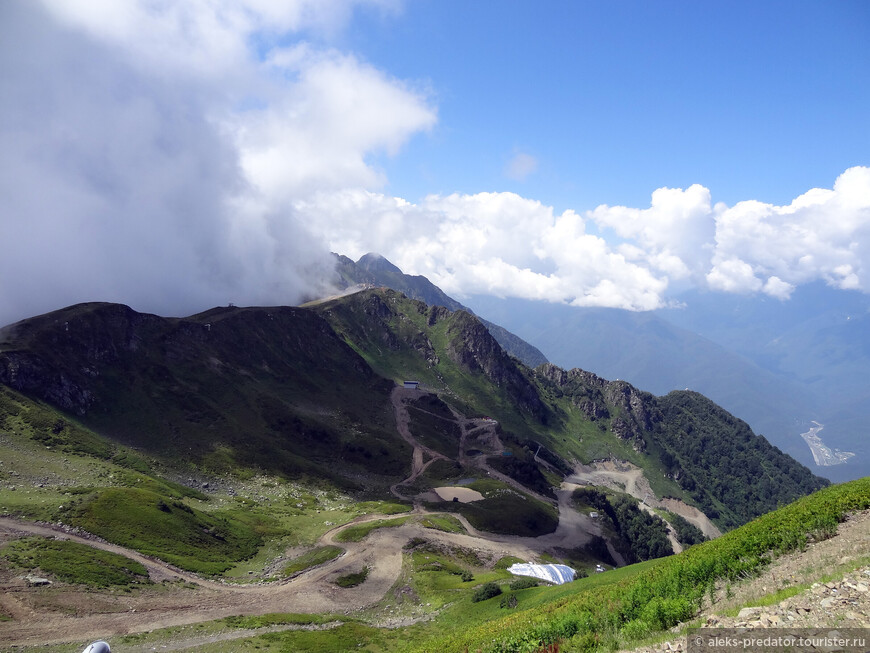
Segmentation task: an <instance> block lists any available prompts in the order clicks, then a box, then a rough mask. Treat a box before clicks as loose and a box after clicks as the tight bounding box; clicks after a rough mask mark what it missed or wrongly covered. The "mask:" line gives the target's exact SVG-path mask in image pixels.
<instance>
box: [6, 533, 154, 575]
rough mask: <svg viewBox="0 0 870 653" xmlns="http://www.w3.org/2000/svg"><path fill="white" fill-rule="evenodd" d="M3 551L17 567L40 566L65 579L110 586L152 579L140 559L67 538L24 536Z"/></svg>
mask: <svg viewBox="0 0 870 653" xmlns="http://www.w3.org/2000/svg"><path fill="white" fill-rule="evenodd" d="M2 555H3V557H5V558H6V559H7V560H9V562H10V563H11V564H12V565H14V566H16V567H21V568H23V569H39V570H41V571H42V572H43V573H46V574H50V575H52V576H54V577H56V578H58V579H59V580H62V581H64V582H67V583H81V584H83V585H91V586H94V587H112V586H128V585H134V584H139V585H141V584H148V583H150V582H151V581H150V580H149V579H148V570H147V569H145V567H144V566H143V565H142V564H141V563H139V562H136V561H135V560H130V559H129V558H126V557H124V556H122V555H118V554H117V553H110V552H108V551H102V550H100V549H95V548H94V547H91V546H87V545H86V544H80V543H78V542H70V541H69V540H48V539H44V538H41V537H27V538H23V539H21V540H17V541H15V542H12V543H10V544H9V545H8V546H7V547H5V548H4V549H3V551H2Z"/></svg>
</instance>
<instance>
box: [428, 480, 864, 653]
mask: <svg viewBox="0 0 870 653" xmlns="http://www.w3.org/2000/svg"><path fill="white" fill-rule="evenodd" d="M867 508H870V478H865V479H860V480H857V481H852V482H850V483H844V484H842V485H838V486H833V487H830V488H826V489H824V490H821V491H819V492H816V493H815V494H812V495H810V496H808V497H804V498H803V499H799V500H798V501H796V502H794V503H792V504H790V505H788V506H786V507H785V508H781V509H780V510H777V511H775V512H772V513H769V514H767V515H764V516H763V517H760V518H758V519H756V520H754V521H752V522H750V523H748V524H746V525H744V526H742V527H740V528H738V529H735V530H734V531H731V532H729V533H726V534H725V535H723V536H721V537H719V538H716V539H715V540H711V541H708V542H704V543H701V544H697V545H695V546H693V547H692V548H690V549H688V550H687V551H685V552H683V553H681V554H679V555H675V556H671V557H668V558H662V559H657V560H652V561H649V562H646V563H641V564H639V565H633V566H632V567H626V568H624V569H620V570H616V571H610V572H606V573H603V574H595V575H593V576H590V577H588V578H583V579H580V580H578V581H575V582H574V583H570V584H566V585H563V586H560V587H559V588H552V590H549V589H546V588H538V589H529V590H524V591H526V592H529V593H532V597H533V598H534V597H536V596H537V597H540V598H539V600H538V601H534V600H532V601H531V602H530V601H529V600H528V599H525V598H524V601H523V605H524V606H527V608H526V609H523V610H521V611H519V612H515V613H514V614H512V615H509V616H504V617H501V618H493V619H490V620H488V621H486V622H483V623H479V624H477V625H474V626H473V627H471V626H470V627H465V628H461V629H457V630H455V631H454V632H452V633H450V634H444V633H442V634H440V635H437V636H436V637H435V638H434V639H432V640H429V641H425V642H422V641H421V642H420V644H419V645H418V646H417V647H416V648H414V649H412V650H415V651H424V650H425V651H429V650H458V651H461V650H465V648H466V647H467V648H468V649H469V650H478V649H479V650H481V651H483V653H490V652H495V651H498V652H499V653H511V652H519V651H534V650H539V649H543V648H544V647H546V646H549V645H551V644H556V643H558V644H559V645H560V646H563V647H564V648H565V649H568V650H572V651H575V650H576V651H587V650H593V649H599V648H605V649H607V648H611V647H615V646H617V645H618V644H619V643H620V642H622V643H623V644H624V643H628V642H631V641H635V640H637V639H638V638H642V637H643V638H645V637H649V636H650V635H652V634H654V633H656V632H662V631H664V630H666V629H668V628H671V627H672V626H674V625H675V624H676V623H679V622H680V621H686V620H687V619H690V618H691V617H693V616H694V615H695V614H696V613H697V610H698V609H699V607H700V606H701V604H702V602H703V600H704V598H705V596H707V594H708V593H709V592H710V590H711V588H712V587H715V585H716V583H717V582H721V581H734V580H737V579H740V578H745V577H749V576H752V575H753V574H756V573H758V572H759V571H760V570H761V569H763V568H764V566H765V565H767V564H769V563H770V561H771V560H772V559H774V558H776V557H777V556H779V555H781V554H784V553H788V552H790V551H794V550H796V549H801V548H803V547H805V546H806V544H807V542H808V541H809V540H811V539H821V538H823V537H825V536H826V535H830V534H831V533H832V532H835V531H836V527H837V523H838V522H839V521H842V520H843V519H844V518H845V515H846V514H847V513H849V512H852V511H855V510H866V509H867ZM593 589H594V591H590V590H593ZM535 593H540V594H535ZM544 597H545V598H546V601H545V602H543V599H544Z"/></svg>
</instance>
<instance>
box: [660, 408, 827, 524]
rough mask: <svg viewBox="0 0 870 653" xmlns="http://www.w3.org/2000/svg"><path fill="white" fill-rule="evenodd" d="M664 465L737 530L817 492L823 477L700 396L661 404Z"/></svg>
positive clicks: (705, 507) (708, 509)
mask: <svg viewBox="0 0 870 653" xmlns="http://www.w3.org/2000/svg"><path fill="white" fill-rule="evenodd" d="M658 405H659V407H660V408H661V412H662V418H663V428H662V429H661V431H660V435H659V437H658V443H659V445H660V446H661V447H662V449H663V453H662V462H663V463H664V464H665V466H666V467H667V468H668V470H669V471H672V472H674V471H679V472H680V473H679V483H680V485H681V486H682V487H683V488H684V489H685V490H686V491H688V492H689V494H690V495H691V496H692V498H693V499H695V501H696V502H697V504H698V506H699V507H700V508H701V509H702V510H703V511H704V512H705V513H707V516H708V517H710V518H711V519H714V520H716V521H717V523H718V524H720V525H721V526H724V527H725V528H733V527H734V526H736V525H737V524H742V523H743V522H745V521H746V520H747V519H750V518H752V517H755V516H757V515H758V514H760V513H764V512H769V511H771V510H775V509H776V508H777V507H778V506H780V505H782V504H783V503H786V502H788V501H790V500H791V499H793V498H794V497H796V496H800V495H802V494H807V493H809V492H812V491H814V490H816V489H818V488H819V487H820V486H821V485H822V483H820V482H819V479H817V478H813V477H811V476H808V474H807V473H806V468H805V467H803V466H802V465H800V464H799V463H798V462H797V461H795V460H794V459H793V458H790V457H788V456H784V455H782V454H781V452H780V451H779V449H777V448H776V447H774V446H772V445H771V444H770V443H769V442H768V441H767V440H765V439H764V438H760V437H758V436H756V435H754V434H753V433H752V430H751V429H750V428H749V426H748V425H747V424H746V422H744V421H742V420H739V419H737V418H736V417H734V416H733V415H731V414H730V413H728V412H726V411H725V410H723V409H722V408H720V407H719V406H717V405H716V404H714V403H713V402H712V401H710V400H709V399H707V398H706V397H704V396H703V395H700V394H698V393H697V392H672V393H670V394H669V395H667V396H665V397H662V398H660V399H659V400H658Z"/></svg>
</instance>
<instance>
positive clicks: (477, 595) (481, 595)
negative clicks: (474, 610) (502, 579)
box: [471, 581, 501, 603]
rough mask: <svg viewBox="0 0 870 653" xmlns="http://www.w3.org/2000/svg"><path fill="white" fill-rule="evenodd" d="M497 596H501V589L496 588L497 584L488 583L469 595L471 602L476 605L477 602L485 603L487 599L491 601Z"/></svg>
mask: <svg viewBox="0 0 870 653" xmlns="http://www.w3.org/2000/svg"><path fill="white" fill-rule="evenodd" d="M499 594H501V587H499V586H498V583H493V582H492V581H490V582H488V583H484V584H483V585H481V586H480V587H478V588H477V589H476V590H474V594H472V595H471V602H472V603H478V602H479V601H486V600H487V599H491V598H493V597H494V596H498V595H499Z"/></svg>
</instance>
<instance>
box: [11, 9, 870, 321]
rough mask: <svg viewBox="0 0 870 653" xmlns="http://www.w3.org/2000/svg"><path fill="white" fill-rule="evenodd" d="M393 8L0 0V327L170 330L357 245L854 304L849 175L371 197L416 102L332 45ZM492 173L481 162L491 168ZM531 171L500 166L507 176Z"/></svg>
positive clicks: (529, 285) (473, 268)
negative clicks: (101, 314)
mask: <svg viewBox="0 0 870 653" xmlns="http://www.w3.org/2000/svg"><path fill="white" fill-rule="evenodd" d="M399 7H400V3H399V2H398V1H393V0H368V1H367V0H356V1H355V0H329V1H326V0H290V1H281V2H278V1H273V0H240V1H232V2H231V1H230V0H212V1H206V0H191V1H190V2H178V3H172V2H167V3H150V2H144V1H141V2H135V1H131V2H124V3H120V2H112V1H100V2H97V1H94V0H87V1H85V0H81V1H76V0H40V1H39V2H29V1H27V0H11V1H10V2H6V3H4V4H3V5H2V6H0V95H2V97H3V98H4V102H2V103H0V139H2V142H3V143H4V147H3V148H2V150H0V166H2V170H3V174H2V175H0V239H2V242H3V244H4V248H3V256H2V257H0V324H5V323H8V322H10V321H12V320H15V319H20V318H23V317H26V316H28V315H32V314H36V313H40V312H44V311H48V310H52V309H55V308H59V307H61V306H64V305H67V304H71V303H74V302H79V301H119V302H124V303H128V304H131V305H132V306H134V308H137V309H139V310H148V311H154V312H159V313H162V314H175V315H179V314H189V313H192V312H195V311H197V310H202V309H204V308H207V307H209V306H212V305H217V304H225V303H227V302H228V301H233V302H236V303H239V304H278V303H280V304H286V303H294V302H297V301H299V300H300V299H302V298H303V297H304V296H305V295H306V294H316V293H318V292H324V291H325V290H326V285H327V280H328V278H329V276H330V270H331V267H330V266H331V259H330V257H329V256H328V252H329V251H336V252H340V253H343V254H347V255H349V256H354V257H356V256H359V255H361V254H363V253H365V252H368V251H377V252H380V253H382V254H383V255H385V256H387V257H388V258H389V259H390V260H392V261H393V262H395V263H396V264H397V265H399V266H400V267H401V268H402V269H403V270H404V271H406V272H409V273H414V274H425V275H426V276H428V277H429V278H430V279H431V280H432V281H433V282H435V283H437V284H438V285H440V286H441V287H442V288H443V289H444V290H445V291H447V292H449V293H453V294H456V295H459V296H462V295H467V294H473V293H490V294H496V295H502V296H517V297H523V298H534V299H542V300H547V301H553V302H565V303H569V304H573V305H577V306H610V307H619V308H628V309H632V310H650V309H655V308H658V307H661V306H663V305H666V304H667V302H668V301H669V300H668V297H669V294H670V293H672V292H674V291H675V290H676V289H679V288H685V287H689V286H695V287H703V288H709V289H712V290H716V291H722V292H731V293H764V294H766V295H769V296H772V297H776V298H779V299H782V300H786V299H787V298H788V297H789V295H790V293H791V292H792V291H793V290H794V288H796V287H797V286H799V285H801V284H804V283H809V282H812V281H815V280H823V281H825V282H826V283H828V284H829V285H831V286H833V287H836V288H842V289H847V290H856V291H860V292H865V293H866V292H870V168H867V167H860V166H858V167H852V168H849V169H846V170H845V171H844V172H843V173H842V174H841V175H840V176H839V177H838V178H837V179H836V180H834V181H833V182H831V181H830V180H819V181H820V183H830V184H831V187H830V188H816V189H811V190H808V191H807V192H805V193H804V194H802V195H800V196H799V197H797V198H795V199H794V200H793V201H791V203H789V204H787V205H783V206H777V205H773V204H769V203H765V202H762V201H759V200H752V199H748V200H746V201H741V202H737V203H735V204H734V205H733V206H726V205H725V204H723V203H715V202H714V197H715V190H716V189H715V188H713V189H708V188H706V187H704V186H702V185H700V184H694V185H691V186H688V187H687V188H684V189H679V188H659V189H657V190H654V192H652V195H651V200H650V204H649V206H648V207H645V208H632V207H626V206H609V205H602V206H598V207H597V208H594V209H591V210H585V209H583V208H581V207H575V208H574V209H568V210H562V211H561V212H559V211H557V210H556V209H555V208H554V207H552V206H549V205H547V204H546V203H544V202H541V201H538V200H536V199H530V198H527V197H523V196H520V195H518V194H516V193H509V192H477V193H471V194H460V193H452V194H451V193H445V194H437V195H429V196H426V197H423V198H422V199H416V198H413V199H412V198H401V197H394V196H391V195H390V194H388V193H386V192H385V191H384V189H385V188H386V187H387V184H388V182H389V180H388V179H387V176H386V174H385V173H384V171H383V168H382V167H381V166H379V165H378V162H379V161H383V160H384V157H391V156H394V155H396V154H397V153H398V152H400V151H402V149H403V148H404V147H406V145H407V143H408V142H409V141H411V140H412V139H413V138H414V137H415V136H416V137H419V135H420V134H425V133H427V132H430V131H432V130H435V129H437V127H438V122H439V118H438V110H437V106H436V105H435V101H434V100H433V96H432V94H431V93H430V92H429V91H427V90H426V88H425V86H424V85H421V84H419V83H418V82H416V81H414V80H410V81H409V80H401V79H397V78H395V77H393V76H392V75H391V74H390V73H389V72H388V71H385V70H382V69H380V68H378V67H377V66H375V65H373V64H371V63H368V62H366V61H364V60H363V59H361V58H360V57H359V56H358V55H356V54H354V53H353V52H347V51H343V50H341V49H339V48H337V47H335V46H334V45H331V43H333V41H331V40H330V38H331V37H330V35H335V34H340V33H341V32H342V30H344V29H346V28H347V25H348V24H349V23H350V22H352V20H353V16H354V13H355V12H357V11H374V12H384V13H385V14H390V13H391V12H394V11H396V10H397V8H399ZM502 163H503V162H502ZM541 163H542V162H541V161H539V159H538V158H537V157H535V156H532V155H530V154H527V153H524V152H519V151H516V152H514V156H513V158H512V159H511V160H510V161H509V162H508V165H507V166H506V167H505V168H504V169H503V170H502V171H501V173H502V174H504V175H505V176H506V177H508V178H511V179H515V180H519V181H522V180H524V179H526V178H529V177H532V176H535V175H539V174H541V173H540V168H541V165H540V164H541Z"/></svg>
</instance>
